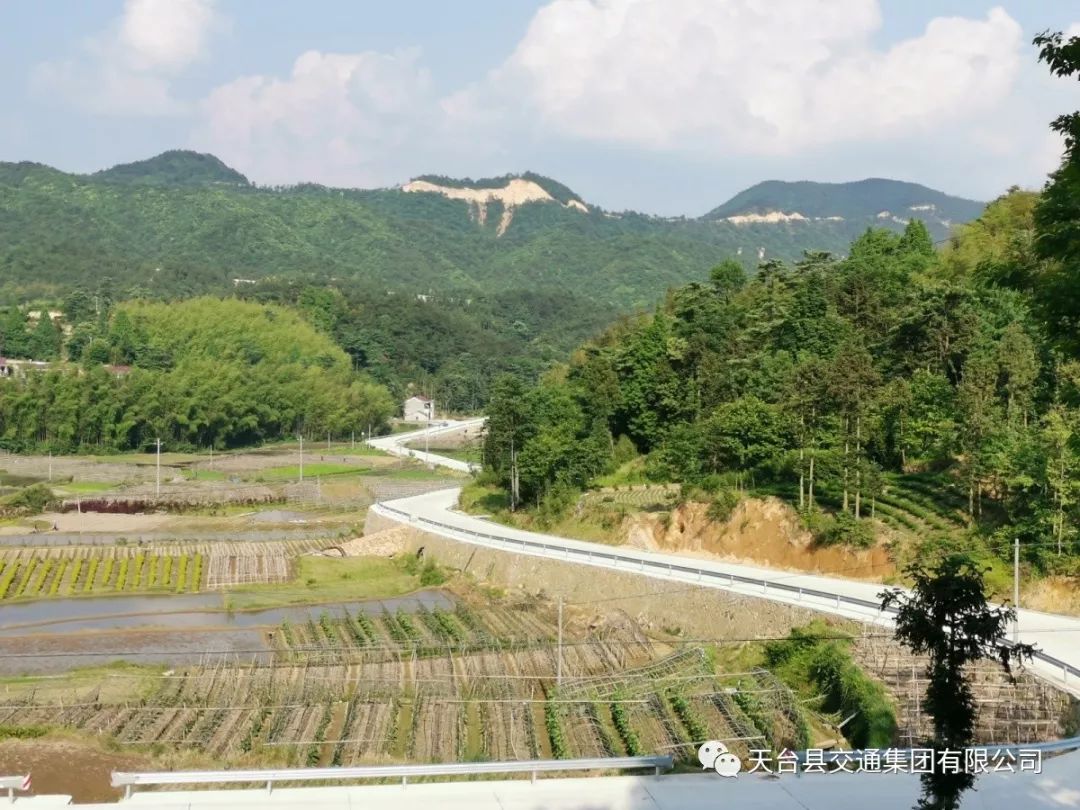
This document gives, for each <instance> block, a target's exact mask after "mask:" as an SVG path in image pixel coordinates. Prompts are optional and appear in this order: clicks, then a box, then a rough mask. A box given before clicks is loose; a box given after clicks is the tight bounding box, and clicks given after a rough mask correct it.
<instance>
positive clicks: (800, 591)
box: [799, 588, 802, 602]
mask: <svg viewBox="0 0 1080 810" xmlns="http://www.w3.org/2000/svg"><path fill="white" fill-rule="evenodd" d="M799 601H800V602H801V601H802V588H799Z"/></svg>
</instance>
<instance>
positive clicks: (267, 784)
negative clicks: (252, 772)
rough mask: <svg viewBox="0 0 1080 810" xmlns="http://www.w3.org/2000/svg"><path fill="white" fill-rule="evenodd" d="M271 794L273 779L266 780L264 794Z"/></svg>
mask: <svg viewBox="0 0 1080 810" xmlns="http://www.w3.org/2000/svg"><path fill="white" fill-rule="evenodd" d="M273 792H274V780H273V779H267V780H266V793H267V795H269V794H271V793H273Z"/></svg>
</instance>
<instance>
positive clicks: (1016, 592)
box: [1013, 537, 1020, 642]
mask: <svg viewBox="0 0 1080 810" xmlns="http://www.w3.org/2000/svg"><path fill="white" fill-rule="evenodd" d="M1013 607H1014V608H1015V609H1016V619H1015V620H1014V621H1013V641H1014V642H1018V641H1019V640H1020V538H1019V537H1017V538H1015V539H1014V541H1013Z"/></svg>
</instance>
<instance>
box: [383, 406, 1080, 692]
mask: <svg viewBox="0 0 1080 810" xmlns="http://www.w3.org/2000/svg"><path fill="white" fill-rule="evenodd" d="M482 421H483V420H480V419H477V420H471V421H469V422H459V423H451V424H450V425H449V426H446V427H443V426H440V427H436V428H432V433H431V434H430V435H432V436H434V435H442V434H445V433H449V432H452V431H454V430H457V429H463V428H464V427H469V428H470V429H473V428H474V426H479V425H480V424H481V423H482ZM423 433H424V431H419V432H414V433H408V434H398V435H397V436H388V437H384V438H383V439H374V440H372V444H373V445H374V446H376V447H379V448H380V449H383V450H387V452H394V450H392V449H390V448H391V447H396V448H397V449H399V450H405V451H406V453H407V452H408V450H407V448H404V447H403V446H402V445H403V444H404V442H406V441H409V442H412V441H414V440H415V439H416V438H418V437H422V436H423ZM397 454H398V455H402V454H403V453H400V452H399V453H397ZM418 457H422V460H424V461H426V462H428V463H432V464H441V465H443V466H447V467H451V468H452V469H461V468H462V467H463V466H467V465H465V464H464V462H460V461H457V460H455V459H449V458H444V457H442V456H436V455H434V454H426V455H425V454H424V453H419V455H418ZM460 493H461V490H460V489H459V488H453V489H441V490H437V491H435V492H429V493H427V494H424V495H416V496H413V497H409V498H401V499H398V500H393V501H384V502H382V503H379V504H376V505H375V506H373V507H372V510H373V511H375V512H376V513H377V514H380V515H382V516H384V517H387V518H390V519H392V520H396V521H399V522H402V523H408V524H411V525H414V526H416V527H417V528H419V529H423V530H424V531H429V532H433V533H435V534H439V535H441V536H443V537H448V538H451V539H454V540H459V541H461V542H464V543H471V544H474V545H480V546H486V547H489V548H497V549H500V550H503V551H509V552H513V553H517V554H528V555H532V556H539V557H551V558H555V559H560V560H566V561H570V562H574V563H576V564H579V565H590V566H594V567H598V568H609V569H614V570H619V571H625V572H633V573H638V574H641V575H642V576H648V577H652V578H654V579H663V580H670V581H675V582H685V583H691V584H695V585H701V586H702V587H708V588H717V589H719V590H725V591H729V592H732V593H738V594H742V595H745V596H754V597H757V598H760V599H769V600H771V601H774V602H781V603H784V604H789V605H796V606H800V607H805V608H810V609H813V610H816V611H820V612H823V613H829V614H832V615H836V616H842V617H844V618H848V619H855V620H858V621H861V622H866V623H868V624H874V625H879V626H883V627H891V626H892V625H893V615H892V614H891V613H890V612H886V611H882V610H881V609H880V607H879V605H880V599H879V598H878V594H879V593H880V592H881V590H882V588H883V587H884V586H882V585H880V584H876V583H871V582H862V581H857V580H851V579H843V578H841V577H828V576H819V575H815V574H798V573H793V572H791V571H784V570H777V569H773V568H765V567H761V566H754V565H744V564H741V563H728V562H718V561H712V560H701V559H697V558H694V557H686V556H681V555H678V554H664V553H661V552H653V551H640V550H637V549H632V548H626V547H622V546H605V545H600V544H596V543H587V542H583V541H580V540H570V539H567V538H565V537H557V536H555V535H550V534H540V533H537V532H527V531H523V530H521V529H513V528H510V527H508V526H503V525H501V524H498V523H493V522H491V521H487V520H483V519H482V518H478V517H474V516H472V515H467V514H464V513H462V512H458V511H457V510H456V506H457V501H458V496H459V494H460ZM1018 625H1019V640H1020V641H1022V642H1025V643H1028V644H1034V645H1035V646H1036V647H1037V648H1038V649H1039V653H1038V655H1037V657H1036V658H1035V659H1034V660H1033V661H1032V662H1031V663H1030V665H1029V667H1030V669H1031V670H1032V671H1033V672H1034V673H1035V674H1037V675H1039V676H1040V677H1042V678H1043V679H1044V680H1046V681H1048V682H1050V683H1053V684H1054V685H1055V686H1057V687H1059V688H1062V689H1065V690H1067V691H1068V692H1070V693H1072V694H1073V695H1076V696H1077V697H1080V619H1077V618H1074V617H1072V616H1061V615H1057V614H1052V613H1040V612H1038V611H1033V610H1021V611H1019V618H1018Z"/></svg>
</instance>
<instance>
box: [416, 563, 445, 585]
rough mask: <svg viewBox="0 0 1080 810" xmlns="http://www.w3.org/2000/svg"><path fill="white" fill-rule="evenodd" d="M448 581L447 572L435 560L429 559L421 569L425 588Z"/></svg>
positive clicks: (422, 582)
mask: <svg viewBox="0 0 1080 810" xmlns="http://www.w3.org/2000/svg"><path fill="white" fill-rule="evenodd" d="M444 582H446V574H445V573H443V570H442V569H441V568H439V566H438V565H437V564H436V563H435V561H434V560H430V559H429V560H428V561H427V562H426V563H424V567H423V569H422V570H421V571H420V584H421V585H423V586H424V587H425V588H428V587H432V586H434V585H442V584H443V583H444Z"/></svg>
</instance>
